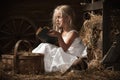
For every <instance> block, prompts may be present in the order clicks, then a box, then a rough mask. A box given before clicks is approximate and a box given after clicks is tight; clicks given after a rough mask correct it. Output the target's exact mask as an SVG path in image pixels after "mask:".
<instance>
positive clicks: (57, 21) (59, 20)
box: [55, 11, 64, 28]
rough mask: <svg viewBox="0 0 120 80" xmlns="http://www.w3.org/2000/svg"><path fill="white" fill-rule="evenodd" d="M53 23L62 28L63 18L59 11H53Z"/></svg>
mask: <svg viewBox="0 0 120 80" xmlns="http://www.w3.org/2000/svg"><path fill="white" fill-rule="evenodd" d="M55 24H56V26H57V27H59V28H62V27H63V26H64V18H63V16H62V13H61V12H60V11H57V12H56V13H55Z"/></svg>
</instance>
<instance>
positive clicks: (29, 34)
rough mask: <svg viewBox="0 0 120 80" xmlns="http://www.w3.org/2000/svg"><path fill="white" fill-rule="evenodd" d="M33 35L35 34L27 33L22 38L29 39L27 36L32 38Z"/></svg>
mask: <svg viewBox="0 0 120 80" xmlns="http://www.w3.org/2000/svg"><path fill="white" fill-rule="evenodd" d="M34 34H35V33H28V34H25V35H24V37H25V36H28V37H29V36H33V35H34Z"/></svg>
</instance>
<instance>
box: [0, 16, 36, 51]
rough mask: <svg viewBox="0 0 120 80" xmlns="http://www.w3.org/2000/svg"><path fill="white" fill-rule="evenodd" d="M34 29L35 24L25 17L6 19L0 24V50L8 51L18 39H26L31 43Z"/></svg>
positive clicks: (33, 37) (33, 38)
mask: <svg viewBox="0 0 120 80" xmlns="http://www.w3.org/2000/svg"><path fill="white" fill-rule="evenodd" d="M35 31H36V29H35V25H34V24H33V23H32V22H31V21H30V20H29V19H27V18H25V17H10V18H9V19H6V20H5V21H4V22H3V23H2V24H1V26H0V45H1V46H0V47H1V51H2V52H3V53H6V52H10V51H11V50H12V49H13V47H14V45H15V43H16V42H17V41H18V40H20V39H26V40H28V41H30V42H31V43H33V42H34V40H35Z"/></svg>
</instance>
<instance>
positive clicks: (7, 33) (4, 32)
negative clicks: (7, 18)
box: [0, 31, 11, 35]
mask: <svg viewBox="0 0 120 80" xmlns="http://www.w3.org/2000/svg"><path fill="white" fill-rule="evenodd" d="M0 33H3V34H5V35H11V33H10V32H7V31H0Z"/></svg>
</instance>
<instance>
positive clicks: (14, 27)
mask: <svg viewBox="0 0 120 80" xmlns="http://www.w3.org/2000/svg"><path fill="white" fill-rule="evenodd" d="M12 24H13V30H14V32H17V29H16V25H15V20H13V21H12Z"/></svg>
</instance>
